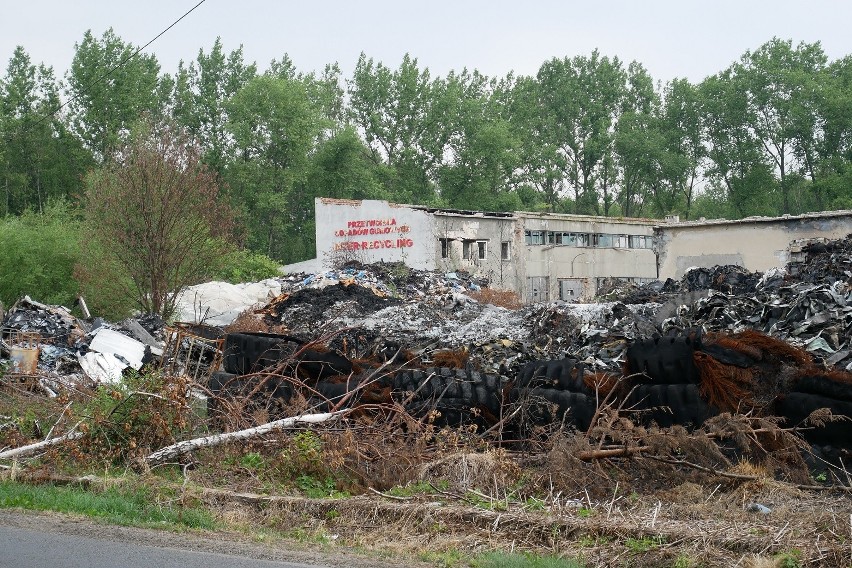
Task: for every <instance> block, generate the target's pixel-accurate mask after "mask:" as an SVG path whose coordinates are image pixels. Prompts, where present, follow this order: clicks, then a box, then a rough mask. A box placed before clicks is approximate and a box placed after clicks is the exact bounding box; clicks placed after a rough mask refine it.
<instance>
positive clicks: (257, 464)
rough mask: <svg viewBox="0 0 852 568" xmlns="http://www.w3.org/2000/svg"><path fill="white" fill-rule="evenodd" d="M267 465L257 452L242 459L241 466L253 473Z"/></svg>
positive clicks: (250, 453)
mask: <svg viewBox="0 0 852 568" xmlns="http://www.w3.org/2000/svg"><path fill="white" fill-rule="evenodd" d="M265 463H266V462H265V460H264V459H263V456H262V455H260V454H259V453H257V452H249V453H247V454H245V455H244V456H243V457H242V458H240V465H241V466H243V467H244V468H246V469H250V470H252V471H256V470H258V469H260V468H261V467H263V466H264V465H265Z"/></svg>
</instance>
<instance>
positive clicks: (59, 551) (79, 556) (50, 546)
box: [0, 526, 317, 568]
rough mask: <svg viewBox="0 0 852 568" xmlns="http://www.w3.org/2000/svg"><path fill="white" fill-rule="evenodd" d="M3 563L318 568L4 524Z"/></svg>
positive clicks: (0, 538)
mask: <svg viewBox="0 0 852 568" xmlns="http://www.w3.org/2000/svg"><path fill="white" fill-rule="evenodd" d="M0 566H3V567H6V566H8V567H9V568H12V567H15V568H44V567H46V566H56V567H62V568H142V567H145V568H148V567H150V566H156V567H158V568H171V567H175V568H177V567H180V568H212V567H214V566H223V567H224V566H228V567H231V568H252V567H257V568H316V567H317V565H316V564H313V565H311V564H293V563H291V562H275V561H270V560H258V559H256V558H243V557H239V556H233V555H229V554H219V553H210V552H200V551H197V550H182V549H176V548H171V547H169V548H163V547H160V546H148V545H142V544H135V543H127V542H122V541H116V540H111V539H108V538H91V537H85V536H77V535H69V534H61V533H52V532H45V531H42V530H32V529H20V528H14V527H6V526H0Z"/></svg>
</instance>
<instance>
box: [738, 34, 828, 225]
mask: <svg viewBox="0 0 852 568" xmlns="http://www.w3.org/2000/svg"><path fill="white" fill-rule="evenodd" d="M825 64H826V56H825V54H824V53H823V51H822V48H821V47H820V45H819V43H814V44H806V43H801V44H799V45H798V46H797V47H796V48H795V49H793V45H792V41H790V40H787V41H782V40H779V39H778V38H773V39H772V40H771V41H769V42H767V43H765V44H764V45H762V46H761V47H760V48H758V49H757V50H755V51H754V52H750V51H747V52H746V53H745V55H743V57H742V59H741V60H740V62H739V63H737V64H735V65H734V66H733V68H732V73H733V80H734V81H737V82H738V83H739V84H740V85H741V86H742V87H743V88H744V90H745V93H746V95H747V97H748V106H749V108H748V113H747V114H746V118H747V120H748V125H749V127H750V128H751V129H752V131H753V132H754V134H755V136H756V138H757V139H758V140H759V141H760V144H761V147H762V149H763V152H764V154H765V155H766V157H767V159H768V160H769V161H770V162H771V164H772V165H773V166H774V169H775V173H776V175H777V176H778V179H779V183H778V187H779V189H780V192H781V208H782V211H781V212H782V213H790V212H791V211H792V209H791V208H792V204H791V203H790V192H791V187H792V183H791V180H790V176H791V174H793V173H805V172H807V173H809V174H810V175H811V176H812V177H814V176H815V175H816V172H815V170H814V168H813V167H809V165H812V164H813V162H814V158H815V155H814V150H815V140H814V137H815V126H816V122H817V118H816V116H815V112H814V111H815V106H814V105H813V104H810V103H811V102H812V101H811V100H809V98H810V94H813V93H815V92H816V90H817V78H818V76H819V75H820V73H821V72H822V69H823V68H824V66H825ZM797 156H798V157H801V159H802V162H801V163H798V160H797V159H796V158H797Z"/></svg>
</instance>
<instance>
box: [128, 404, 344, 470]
mask: <svg viewBox="0 0 852 568" xmlns="http://www.w3.org/2000/svg"><path fill="white" fill-rule="evenodd" d="M347 412H348V411H345V410H343V411H338V412H324V413H321V414H304V415H302V416H291V417H290V418H282V419H281V420H276V421H274V422H268V423H266V424H262V425H260V426H256V427H254V428H248V429H246V430H238V431H236V432H227V433H225V434H215V435H213V436H205V437H203V438H194V439H192V440H184V441H182V442H178V443H177V444H172V445H171V446H166V447H165V448H161V449H159V450H157V451H156V452H154V453H152V454H150V455H149V456H147V457H146V458H145V461H146V462H147V463H148V464H149V465H154V464H159V463H162V462H164V461H168V460H173V459H175V458H177V457H178V456H181V455H183V454H186V453H188V452H192V451H195V450H198V449H200V448H209V447H213V446H220V445H222V444H226V443H228V442H233V441H236V440H246V439H249V438H256V437H258V436H263V435H264V434H268V433H269V432H273V431H275V430H283V429H286V428H292V427H294V426H296V425H298V424H319V423H321V422H328V421H329V420H332V419H335V418H339V417H340V416H342V415H344V414H346V413H347Z"/></svg>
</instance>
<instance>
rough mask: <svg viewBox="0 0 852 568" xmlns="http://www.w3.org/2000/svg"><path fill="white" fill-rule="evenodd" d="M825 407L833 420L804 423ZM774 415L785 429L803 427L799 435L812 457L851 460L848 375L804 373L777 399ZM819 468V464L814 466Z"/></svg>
mask: <svg viewBox="0 0 852 568" xmlns="http://www.w3.org/2000/svg"><path fill="white" fill-rule="evenodd" d="M821 408H827V409H829V410H830V411H831V414H833V415H834V416H836V417H844V416H845V417H846V418H845V419H843V418H839V419H838V418H835V419H831V420H826V421H825V422H823V423H821V424H820V423H810V422H807V419H808V417H809V416H810V415H811V414H812V413H813V412H815V411H817V410H819V409H821ZM776 412H777V413H778V415H780V416H783V417H784V418H785V421H786V425H787V426H789V427H797V426H805V428H804V429H803V430H802V435H803V437H804V438H805V440H807V441H808V442H809V443H810V444H812V446H813V451H814V454H815V455H816V456H818V457H820V458H823V459H824V460H826V461H830V462H833V463H841V460H842V462H843V463H846V464H847V465H848V464H849V463H850V459H852V376H850V375H849V374H848V373H806V374H804V375H802V376H800V377H798V378H796V379H795V380H794V381H793V384H792V385H791V387H790V391H789V392H787V393H785V394H784V395H782V396H781V397H779V400H778V402H777V405H776ZM817 465H819V464H817Z"/></svg>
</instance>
